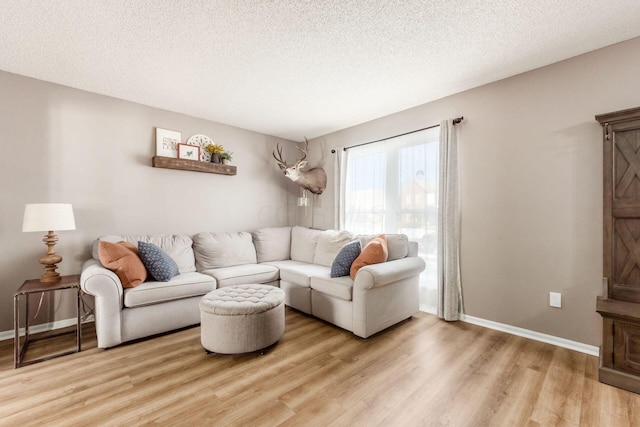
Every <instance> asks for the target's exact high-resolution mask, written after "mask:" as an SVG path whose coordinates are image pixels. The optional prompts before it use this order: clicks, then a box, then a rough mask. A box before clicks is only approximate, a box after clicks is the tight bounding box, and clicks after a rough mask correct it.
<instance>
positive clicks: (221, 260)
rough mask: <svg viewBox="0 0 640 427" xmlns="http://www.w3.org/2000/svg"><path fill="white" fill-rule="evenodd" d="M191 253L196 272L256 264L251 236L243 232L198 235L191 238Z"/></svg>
mask: <svg viewBox="0 0 640 427" xmlns="http://www.w3.org/2000/svg"><path fill="white" fill-rule="evenodd" d="M193 251H194V253H195V257H196V268H197V270H198V271H203V270H209V269H211V268H220V267H233V266H234V265H244V264H256V263H257V262H258V261H257V258H256V248H255V246H254V245H253V240H252V239H251V234H249V233H247V232H245V231H241V232H237V233H198V234H196V235H195V236H193Z"/></svg>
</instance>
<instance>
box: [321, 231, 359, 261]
mask: <svg viewBox="0 0 640 427" xmlns="http://www.w3.org/2000/svg"><path fill="white" fill-rule="evenodd" d="M352 240H353V234H351V233H349V232H348V231H337V230H325V231H323V232H322V233H320V237H319V238H318V245H317V246H316V253H315V256H314V257H313V263H314V264H320V265H324V266H327V267H331V264H333V260H334V259H335V258H336V255H338V252H340V249H342V247H343V246H344V245H346V244H347V243H349V242H350V241H352Z"/></svg>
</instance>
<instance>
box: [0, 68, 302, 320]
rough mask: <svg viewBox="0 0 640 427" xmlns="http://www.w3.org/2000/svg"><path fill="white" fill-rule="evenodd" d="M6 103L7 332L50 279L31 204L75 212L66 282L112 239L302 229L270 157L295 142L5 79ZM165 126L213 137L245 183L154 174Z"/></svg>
mask: <svg viewBox="0 0 640 427" xmlns="http://www.w3.org/2000/svg"><path fill="white" fill-rule="evenodd" d="M0 93H1V94H2V95H1V96H0V138H1V140H2V147H3V154H2V155H1V156H0V172H1V174H2V183H3V185H2V186H1V187H0V218H1V220H0V221H1V222H0V242H2V243H1V245H0V272H1V273H2V274H1V275H0V331H8V330H11V329H12V328H13V323H12V322H13V294H14V292H15V291H16V290H17V288H18V287H19V286H20V285H21V284H22V282H23V281H24V280H25V279H31V278H37V277H39V276H40V274H41V265H40V264H39V263H38V258H39V257H40V256H41V255H42V254H43V253H44V252H45V250H46V247H45V245H44V244H43V243H42V237H43V236H44V234H45V233H39V232H38V233H22V232H21V228H22V215H23V212H24V205H25V204H26V203H40V202H64V203H72V204H73V208H74V212H75V218H76V228H77V230H75V231H63V232H60V233H58V235H59V239H60V241H59V242H58V245H57V246H56V251H57V252H58V253H59V254H60V255H62V256H63V258H64V259H63V261H62V264H61V266H60V268H59V271H60V272H61V273H63V274H72V273H79V272H80V268H81V266H82V262H83V261H84V260H85V259H87V258H89V257H90V253H89V248H90V242H91V240H92V239H94V238H96V237H97V236H99V235H102V234H107V233H111V234H132V233H141V234H145V233H178V234H179V233H184V234H193V233H196V232H200V231H237V230H247V231H250V230H253V229H256V228H259V227H264V226H279V225H287V224H288V223H289V222H292V221H293V219H290V218H289V217H290V216H295V210H292V209H288V204H289V199H290V198H291V194H294V196H295V188H292V187H291V185H292V184H290V183H289V182H288V180H285V179H284V177H283V176H282V174H281V172H280V170H279V169H278V168H277V167H276V166H275V162H274V161H273V159H272V158H271V150H272V149H273V147H274V146H275V144H276V143H277V142H281V143H283V145H284V146H291V142H289V141H282V140H280V139H277V138H274V137H271V136H267V135H263V134H259V133H255V132H251V131H247V130H243V129H238V128H234V127H230V126H226V125H222V124H218V123H214V122H211V121H207V120H201V119H197V118H193V117H189V116H185V115H181V114H176V113H172V112H169V111H164V110H159V109H155V108H150V107H146V106H142V105H139V104H135V103H131V102H126V101H122V100H118V99H114V98H110V97H106V96H101V95H96V94H92V93H88V92H84V91H80V90H76V89H71V88H68V87H64V86H60V85H55V84H51V83H47V82H42V81H39V80H34V79H30V78H26V77H22V76H18V75H15V74H9V73H6V72H0ZM211 102H222V101H219V100H211ZM155 127H161V128H165V129H173V130H179V131H181V132H182V138H183V140H186V139H187V138H188V137H189V136H191V135H193V134H196V133H202V134H205V135H208V136H209V137H211V138H212V139H213V140H214V141H215V142H217V143H220V144H222V145H224V146H225V148H227V149H228V150H229V151H233V153H234V164H235V165H236V166H237V168H238V174H237V175H236V176H225V175H215V174H206V173H198V172H188V171H175V170H169V169H157V168H152V167H151V157H152V156H153V155H154V153H155ZM291 148H293V146H291ZM289 151H293V150H289ZM292 192H293V193H292ZM71 300H72V299H71V298H68V297H66V296H64V295H58V296H57V297H56V298H54V299H50V300H49V299H47V300H46V301H45V304H44V308H43V311H42V314H41V316H39V318H38V319H37V320H36V322H35V323H40V322H44V321H53V320H61V319H66V318H69V317H71V316H72V315H73V311H72V310H70V309H69V307H68V305H69V302H70V301H71ZM87 300H88V301H89V302H91V301H90V300H89V299H87ZM35 302H37V300H36V301H35Z"/></svg>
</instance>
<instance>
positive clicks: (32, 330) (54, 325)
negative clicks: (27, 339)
mask: <svg viewBox="0 0 640 427" xmlns="http://www.w3.org/2000/svg"><path fill="white" fill-rule="evenodd" d="M77 322H78V319H77V318H76V317H72V318H70V319H62V320H56V321H54V322H49V323H41V324H40V325H32V326H30V327H29V335H31V334H37V333H40V332H47V331H53V330H55V329H62V328H67V327H69V326H74V325H75V324H76V323H77ZM88 322H93V315H90V316H88V317H87V320H83V321H82V323H88ZM14 334H15V332H14V330H13V329H11V330H9V331H2V332H0V341H4V340H12V339H13V338H14ZM20 336H21V337H22V336H24V328H20Z"/></svg>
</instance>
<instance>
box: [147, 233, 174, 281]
mask: <svg viewBox="0 0 640 427" xmlns="http://www.w3.org/2000/svg"><path fill="white" fill-rule="evenodd" d="M138 256H139V257H140V259H141V260H142V264H144V266H145V267H146V268H147V271H148V272H149V274H150V275H151V276H152V277H153V278H154V279H155V280H156V281H157V282H168V281H169V280H171V278H173V277H175V276H177V275H178V274H180V270H179V269H178V264H176V262H175V261H174V260H173V259H172V258H171V257H170V256H169V255H167V254H166V253H165V252H164V251H163V250H162V249H160V248H159V247H158V246H156V245H154V244H153V243H145V242H138Z"/></svg>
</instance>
